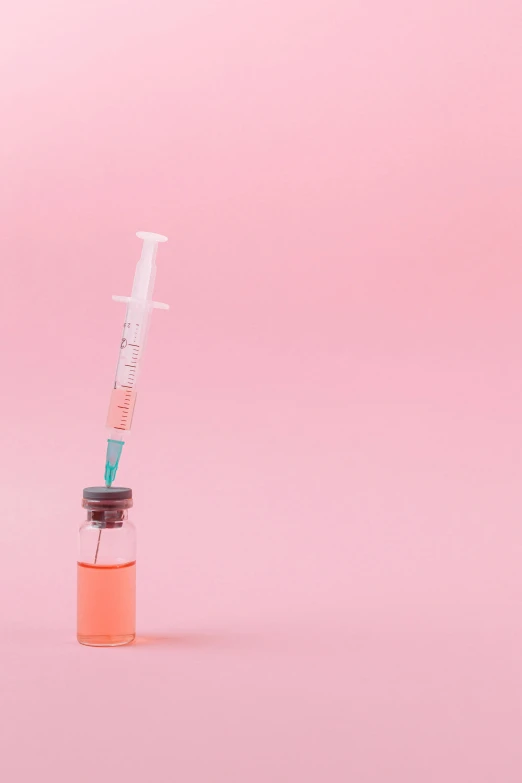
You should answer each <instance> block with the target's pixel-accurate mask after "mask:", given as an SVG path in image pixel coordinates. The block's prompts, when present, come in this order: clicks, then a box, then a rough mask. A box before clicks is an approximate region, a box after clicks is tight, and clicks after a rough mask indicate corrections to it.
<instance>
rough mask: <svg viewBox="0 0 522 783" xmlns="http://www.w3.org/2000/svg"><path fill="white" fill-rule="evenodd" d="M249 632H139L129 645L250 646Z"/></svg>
mask: <svg viewBox="0 0 522 783" xmlns="http://www.w3.org/2000/svg"><path fill="white" fill-rule="evenodd" d="M252 640H253V637H252V636H249V635H248V634H238V633H233V632H231V631H208V632H204V631H185V632H184V631H178V632H177V633H143V634H138V636H136V639H135V640H134V642H133V643H132V644H131V645H129V647H172V648H178V649H184V648H185V649H211V648H213V649H217V648H221V649H225V648H237V647H244V646H248V645H249V644H250V643H251V642H252Z"/></svg>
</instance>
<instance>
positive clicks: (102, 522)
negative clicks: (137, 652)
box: [77, 487, 136, 647]
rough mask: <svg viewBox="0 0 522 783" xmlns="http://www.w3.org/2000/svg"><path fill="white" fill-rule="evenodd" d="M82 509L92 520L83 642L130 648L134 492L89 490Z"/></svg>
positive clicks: (84, 536)
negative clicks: (132, 509) (131, 514)
mask: <svg viewBox="0 0 522 783" xmlns="http://www.w3.org/2000/svg"><path fill="white" fill-rule="evenodd" d="M82 505H83V507H84V508H85V509H86V510H87V519H86V520H85V522H84V523H83V524H82V525H81V527H80V535H79V553H78V635H77V638H78V641H79V642H80V644H87V645H90V646H91V647H116V646H118V645H122V644H129V642H132V641H133V640H134V638H135V636H136V528H135V527H134V525H133V524H132V522H131V521H130V520H129V519H128V509H129V508H131V507H132V490H131V489H127V488H126V487H87V488H86V489H84V490H83V501H82Z"/></svg>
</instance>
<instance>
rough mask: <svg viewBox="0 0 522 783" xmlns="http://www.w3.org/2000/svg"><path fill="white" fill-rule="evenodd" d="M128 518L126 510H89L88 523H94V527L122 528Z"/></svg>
mask: <svg viewBox="0 0 522 783" xmlns="http://www.w3.org/2000/svg"><path fill="white" fill-rule="evenodd" d="M128 518H129V512H128V511H127V509H126V508H110V509H109V508H107V509H101V508H97V509H96V510H94V509H87V521H88V522H92V523H93V525H94V527H99V528H105V527H121V526H122V525H123V523H124V522H125V520H126V519H128Z"/></svg>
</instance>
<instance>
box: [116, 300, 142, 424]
mask: <svg viewBox="0 0 522 783" xmlns="http://www.w3.org/2000/svg"><path fill="white" fill-rule="evenodd" d="M151 310H152V302H136V301H130V302H129V303H128V304H127V310H126V314H125V322H124V324H123V332H122V338H121V343H120V353H119V356H118V364H117V366H116V376H115V379H114V388H113V390H112V393H111V400H110V404H109V413H108V417H107V427H109V428H111V429H114V430H117V431H118V432H119V433H120V434H121V436H122V438H123V435H124V433H125V432H128V431H129V430H130V429H131V426H132V416H133V413H134V406H135V404H136V394H137V387H138V379H139V375H140V368H141V362H142V360H143V355H144V351H145V345H146V341H147V334H148V331H149V325H150V314H151Z"/></svg>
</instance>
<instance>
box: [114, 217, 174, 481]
mask: <svg viewBox="0 0 522 783" xmlns="http://www.w3.org/2000/svg"><path fill="white" fill-rule="evenodd" d="M136 236H138V237H139V238H140V239H143V247H142V250H141V258H140V260H139V261H138V263H137V265H136V272H135V273H134V283H133V285H132V294H131V296H113V297H112V298H113V299H114V300H115V301H116V302H127V313H126V315H125V323H124V324H123V335H122V338H121V344H120V351H119V355H118V364H117V366H116V378H115V380H114V389H113V390H112V393H111V401H110V405H109V414H108V416H107V427H108V428H109V438H108V441H107V457H106V461H105V485H106V486H107V487H110V486H111V485H112V482H113V481H114V479H115V477H116V471H117V470H118V464H119V461H120V457H121V450H122V448H123V445H124V443H125V438H126V433H128V432H129V430H130V428H131V426H132V416H133V413H134V406H135V405H136V391H137V384H138V377H139V373H140V363H141V361H142V359H143V353H144V350H145V344H146V340H147V332H148V331H149V324H150V314H151V312H152V310H153V308H155V307H158V308H160V309H162V310H168V309H169V306H168V305H166V304H161V303H160V302H153V301H152V292H153V290H154V280H155V277H156V251H157V249H158V243H159V242H166V241H167V237H164V236H162V235H161V234H150V233H148V232H147V231H138V233H137V234H136Z"/></svg>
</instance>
